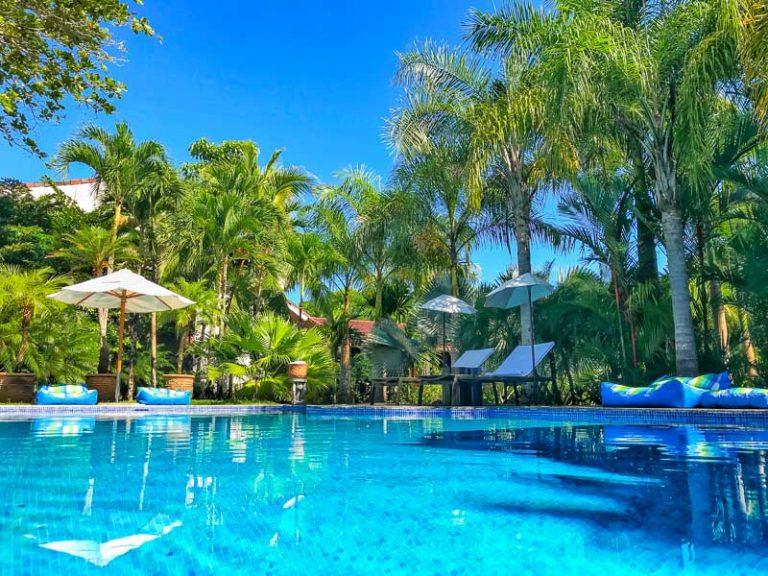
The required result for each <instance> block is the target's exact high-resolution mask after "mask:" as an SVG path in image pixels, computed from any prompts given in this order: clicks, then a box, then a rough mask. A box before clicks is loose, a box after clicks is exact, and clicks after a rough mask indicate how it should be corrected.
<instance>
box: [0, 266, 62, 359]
mask: <svg viewBox="0 0 768 576" xmlns="http://www.w3.org/2000/svg"><path fill="white" fill-rule="evenodd" d="M52 272H53V270H51V269H50V268H38V269H31V270H26V269H23V268H19V267H17V266H12V265H7V264H3V265H0V306H1V307H2V308H3V309H4V310H5V311H6V314H9V315H11V316H16V320H17V321H18V325H17V326H18V328H17V329H18V333H19V345H18V348H17V349H16V354H15V358H14V361H13V369H14V371H17V372H18V371H19V370H21V369H22V368H24V362H25V360H26V356H27V348H28V346H29V334H30V327H31V325H32V321H33V320H34V319H35V318H36V316H37V315H39V314H45V313H46V312H47V311H48V310H49V309H50V308H52V307H54V306H55V303H54V302H53V301H52V300H50V299H49V298H48V295H49V294H52V293H53V292H55V291H56V290H58V289H59V288H61V287H62V286H63V285H64V284H65V283H66V279H64V278H61V277H56V276H52Z"/></svg>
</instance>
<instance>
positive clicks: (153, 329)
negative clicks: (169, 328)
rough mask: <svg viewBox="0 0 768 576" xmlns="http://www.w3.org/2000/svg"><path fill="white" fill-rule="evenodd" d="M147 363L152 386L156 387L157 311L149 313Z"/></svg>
mask: <svg viewBox="0 0 768 576" xmlns="http://www.w3.org/2000/svg"><path fill="white" fill-rule="evenodd" d="M149 365H150V371H151V375H150V378H151V381H152V387H153V388H156V387H157V312H152V313H151V314H150V315H149Z"/></svg>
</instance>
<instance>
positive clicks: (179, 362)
mask: <svg viewBox="0 0 768 576" xmlns="http://www.w3.org/2000/svg"><path fill="white" fill-rule="evenodd" d="M187 340H189V329H188V328H184V330H182V332H181V335H180V336H179V348H178V352H176V373H177V374H181V373H182V372H183V371H184V352H185V351H186V347H187Z"/></svg>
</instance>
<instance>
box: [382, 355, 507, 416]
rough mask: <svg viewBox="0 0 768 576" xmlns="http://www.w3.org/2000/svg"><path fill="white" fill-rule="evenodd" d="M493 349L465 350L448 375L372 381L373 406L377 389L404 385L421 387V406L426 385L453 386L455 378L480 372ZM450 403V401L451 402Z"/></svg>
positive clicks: (402, 377)
mask: <svg viewBox="0 0 768 576" xmlns="http://www.w3.org/2000/svg"><path fill="white" fill-rule="evenodd" d="M494 351H495V350H494V349H493V348H482V349H480V350H465V351H464V352H463V353H462V355H461V356H459V357H458V358H457V359H456V362H454V363H453V366H452V367H451V372H450V373H448V374H436V375H434V376H400V377H390V378H373V379H371V404H373V403H374V401H375V399H376V390H377V388H383V387H385V386H401V385H404V384H418V385H419V405H421V401H422V397H423V393H424V385H429V384H434V385H441V386H446V385H449V384H452V383H453V381H454V379H455V377H456V376H457V375H459V374H473V373H475V372H478V371H480V369H481V368H482V366H483V364H484V363H485V362H486V361H487V360H488V358H490V357H491V355H492V354H493V353H494ZM449 402H450V401H449Z"/></svg>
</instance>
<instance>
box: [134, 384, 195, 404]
mask: <svg viewBox="0 0 768 576" xmlns="http://www.w3.org/2000/svg"><path fill="white" fill-rule="evenodd" d="M136 402H138V403H139V404H152V405H169V404H191V403H192V392H189V391H187V392H184V391H182V390H170V389H168V388H139V391H138V393H137V394H136Z"/></svg>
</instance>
